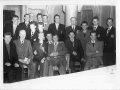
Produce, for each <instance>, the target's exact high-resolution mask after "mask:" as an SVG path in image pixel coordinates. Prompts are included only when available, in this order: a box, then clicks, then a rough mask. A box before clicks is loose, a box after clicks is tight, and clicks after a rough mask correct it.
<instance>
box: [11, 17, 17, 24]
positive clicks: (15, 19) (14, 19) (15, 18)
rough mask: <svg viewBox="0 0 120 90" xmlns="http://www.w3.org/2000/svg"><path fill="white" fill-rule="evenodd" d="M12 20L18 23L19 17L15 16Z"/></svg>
mask: <svg viewBox="0 0 120 90" xmlns="http://www.w3.org/2000/svg"><path fill="white" fill-rule="evenodd" d="M12 22H13V24H15V25H17V24H18V18H17V17H13V19H12Z"/></svg>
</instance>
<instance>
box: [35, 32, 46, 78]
mask: <svg viewBox="0 0 120 90" xmlns="http://www.w3.org/2000/svg"><path fill="white" fill-rule="evenodd" d="M38 38H39V41H36V42H34V45H33V52H34V61H36V63H37V68H38V66H39V65H40V75H39V71H38V70H36V71H37V74H38V76H40V77H43V71H44V68H43V67H44V61H45V59H46V57H47V52H48V47H47V44H46V42H45V41H44V39H45V37H44V33H39V34H38Z"/></svg>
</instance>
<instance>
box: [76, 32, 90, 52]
mask: <svg viewBox="0 0 120 90" xmlns="http://www.w3.org/2000/svg"><path fill="white" fill-rule="evenodd" d="M90 32H91V31H90V30H87V32H86V35H85V36H84V33H83V30H81V31H80V32H79V33H78V34H76V39H78V40H80V42H81V45H82V48H83V50H84V51H85V50H86V43H87V42H88V41H90Z"/></svg>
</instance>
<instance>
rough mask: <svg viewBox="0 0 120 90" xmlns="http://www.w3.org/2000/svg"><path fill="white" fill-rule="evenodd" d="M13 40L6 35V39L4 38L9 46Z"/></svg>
mask: <svg viewBox="0 0 120 90" xmlns="http://www.w3.org/2000/svg"><path fill="white" fill-rule="evenodd" d="M11 39H12V37H11V36H10V35H5V37H4V40H5V42H6V43H7V44H9V43H10V41H11Z"/></svg>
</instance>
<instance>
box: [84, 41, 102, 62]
mask: <svg viewBox="0 0 120 90" xmlns="http://www.w3.org/2000/svg"><path fill="white" fill-rule="evenodd" d="M96 51H99V53H96ZM86 55H87V59H98V60H99V61H100V62H101V61H102V57H103V43H102V42H101V41H96V42H95V44H94V47H93V45H92V43H91V41H89V42H88V43H87V44H86ZM92 57H96V58H92Z"/></svg>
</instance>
